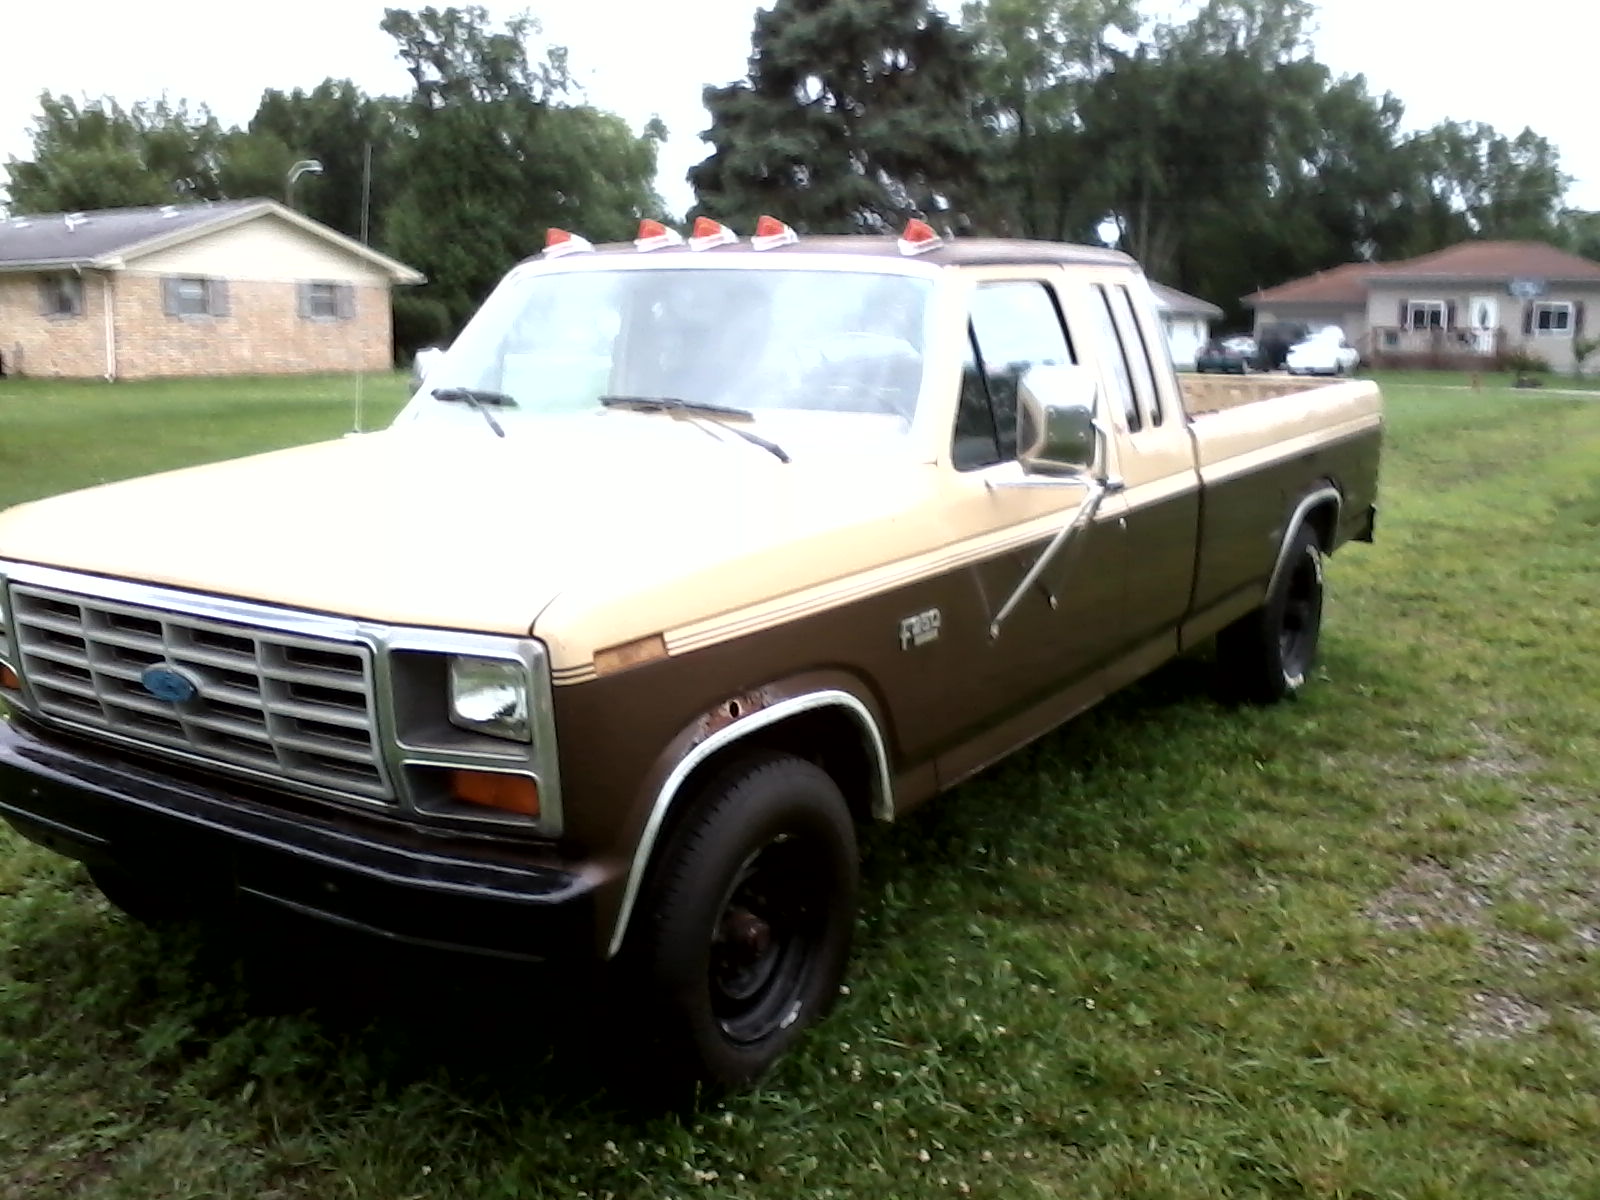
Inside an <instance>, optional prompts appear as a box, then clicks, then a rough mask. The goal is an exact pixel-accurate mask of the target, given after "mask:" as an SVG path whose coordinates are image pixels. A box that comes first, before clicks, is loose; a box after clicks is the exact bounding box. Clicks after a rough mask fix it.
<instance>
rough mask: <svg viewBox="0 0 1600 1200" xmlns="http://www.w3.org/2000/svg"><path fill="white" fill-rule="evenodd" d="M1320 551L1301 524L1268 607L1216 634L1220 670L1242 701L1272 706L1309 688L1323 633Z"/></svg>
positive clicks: (1310, 531)
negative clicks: (1308, 677) (1307, 686)
mask: <svg viewBox="0 0 1600 1200" xmlns="http://www.w3.org/2000/svg"><path fill="white" fill-rule="evenodd" d="M1322 600H1323V582H1322V547H1321V546H1320V544H1319V543H1318V541H1317V536H1316V533H1315V531H1314V530H1312V529H1311V528H1310V526H1308V525H1301V526H1300V528H1299V529H1298V530H1296V531H1295V535H1294V539H1293V540H1292V541H1291V542H1290V544H1289V553H1288V556H1287V557H1286V558H1285V559H1284V565H1283V573H1282V575H1280V576H1279V578H1278V581H1277V584H1276V585H1275V586H1274V587H1273V589H1272V593H1271V594H1270V595H1269V596H1268V597H1267V600H1266V603H1265V604H1263V605H1262V606H1261V607H1260V608H1258V609H1256V610H1255V611H1253V612H1250V613H1246V614H1245V615H1244V616H1243V617H1240V618H1239V619H1238V620H1237V621H1235V622H1234V623H1233V624H1232V625H1229V626H1228V627H1227V628H1226V629H1224V630H1223V631H1222V632H1221V633H1219V634H1218V635H1217V667H1218V670H1219V671H1220V672H1221V675H1222V680H1223V683H1224V685H1225V686H1226V687H1227V689H1228V691H1229V692H1231V693H1232V694H1233V695H1235V696H1237V697H1238V698H1239V699H1241V700H1247V701H1250V702H1251V703H1255V704H1272V703H1276V702H1277V701H1279V700H1285V699H1288V698H1289V697H1290V696H1293V695H1295V694H1296V693H1298V692H1299V691H1300V689H1301V688H1302V687H1304V686H1305V682H1306V678H1307V676H1308V675H1310V673H1311V668H1312V665H1313V664H1314V663H1315V662H1316V656H1317V643H1318V640H1319V639H1320V637H1321V633H1322Z"/></svg>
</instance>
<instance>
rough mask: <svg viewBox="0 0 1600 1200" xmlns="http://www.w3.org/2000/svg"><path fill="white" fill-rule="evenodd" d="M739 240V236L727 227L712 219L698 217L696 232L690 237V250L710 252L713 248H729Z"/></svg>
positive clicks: (696, 219)
mask: <svg viewBox="0 0 1600 1200" xmlns="http://www.w3.org/2000/svg"><path fill="white" fill-rule="evenodd" d="M738 240H739V235H738V234H736V233H735V232H734V231H733V230H731V229H729V228H728V227H727V226H726V225H723V224H721V223H720V222H717V221H713V220H712V219H711V218H710V217H696V218H695V219H694V230H693V232H692V233H691V234H690V235H689V249H691V250H709V249H711V247H713V246H728V245H732V244H733V243H734V242H737V241H738Z"/></svg>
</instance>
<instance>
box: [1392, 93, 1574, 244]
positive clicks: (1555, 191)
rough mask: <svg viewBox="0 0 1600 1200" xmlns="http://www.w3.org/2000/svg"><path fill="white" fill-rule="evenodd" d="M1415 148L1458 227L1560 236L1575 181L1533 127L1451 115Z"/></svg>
mask: <svg viewBox="0 0 1600 1200" xmlns="http://www.w3.org/2000/svg"><path fill="white" fill-rule="evenodd" d="M1409 148H1410V150H1411V152H1412V153H1413V154H1414V155H1415V156H1416V159H1417V162H1418V164H1419V167H1420V170H1421V173H1422V179H1423V186H1424V188H1425V190H1426V193H1427V197H1428V199H1429V201H1430V202H1431V203H1432V204H1433V205H1434V206H1435V207H1437V208H1439V209H1441V210H1443V211H1446V212H1449V213H1454V214H1458V216H1459V221H1458V222H1457V227H1458V228H1464V229H1465V230H1466V231H1467V233H1469V234H1470V235H1472V236H1477V237H1485V238H1512V239H1515V238H1530V239H1538V240H1549V239H1553V238H1556V237H1558V236H1559V230H1558V224H1559V220H1560V215H1561V198H1562V196H1563V194H1564V193H1565V192H1566V189H1567V184H1568V183H1570V182H1571V181H1570V179H1569V178H1568V176H1566V175H1565V174H1564V173H1563V172H1562V170H1561V156H1560V154H1559V153H1558V152H1557V151H1556V148H1555V147H1554V146H1552V145H1551V144H1550V143H1549V142H1548V141H1546V140H1545V139H1544V138H1542V137H1540V136H1539V135H1538V134H1536V133H1534V132H1533V130H1531V129H1524V130H1523V131H1522V132H1521V133H1519V134H1517V136H1516V137H1514V138H1508V137H1506V136H1505V135H1503V134H1501V133H1498V132H1497V131H1496V130H1495V128H1494V127H1493V126H1492V125H1484V124H1481V123H1478V122H1467V123H1462V122H1457V121H1445V122H1442V123H1441V124H1439V125H1436V126H1435V127H1434V128H1432V129H1430V130H1428V131H1426V132H1425V133H1422V134H1419V135H1417V136H1416V137H1415V138H1414V139H1413V140H1412V142H1411V145H1410V147H1409ZM1429 248H1430V249H1431V248H1433V247H1429Z"/></svg>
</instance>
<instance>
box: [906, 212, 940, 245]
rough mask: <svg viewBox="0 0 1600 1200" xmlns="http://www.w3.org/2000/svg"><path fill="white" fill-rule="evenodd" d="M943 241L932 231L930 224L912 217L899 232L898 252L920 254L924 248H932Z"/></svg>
mask: <svg viewBox="0 0 1600 1200" xmlns="http://www.w3.org/2000/svg"><path fill="white" fill-rule="evenodd" d="M943 241H944V239H943V238H941V237H940V236H939V235H938V234H937V233H935V232H934V231H933V226H932V225H929V224H928V223H927V222H926V221H919V220H917V219H916V218H915V217H913V218H912V219H911V220H909V221H907V222H906V227H905V230H904V231H903V232H902V233H901V234H900V253H901V254H921V253H923V251H925V250H932V249H933V248H934V247H935V246H938V245H940V244H941V243H942V242H943Z"/></svg>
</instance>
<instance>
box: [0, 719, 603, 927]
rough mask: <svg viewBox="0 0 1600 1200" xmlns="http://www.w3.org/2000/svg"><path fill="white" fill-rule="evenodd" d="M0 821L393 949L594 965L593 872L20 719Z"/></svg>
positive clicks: (58, 846)
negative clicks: (269, 794)
mask: <svg viewBox="0 0 1600 1200" xmlns="http://www.w3.org/2000/svg"><path fill="white" fill-rule="evenodd" d="M0 817H4V818H5V819H6V820H7V821H8V822H9V823H10V824H11V825H12V826H14V827H15V828H16V829H17V831H18V832H19V833H21V834H22V835H23V836H24V837H27V838H29V839H30V840H32V841H35V842H38V843H39V844H40V845H42V846H45V847H47V848H49V849H51V850H54V851H56V852H58V853H60V854H64V855H67V856H68V857H71V858H76V859H79V860H81V861H84V862H87V863H90V864H96V863H98V864H105V865H110V866H116V867H118V868H120V869H122V870H123V871H125V872H127V873H129V874H132V875H134V876H136V877H142V878H147V879H152V880H157V881H159V880H168V881H182V883H183V885H184V886H185V888H186V890H191V891H197V892H201V893H205V892H215V893H217V894H220V895H226V894H230V893H231V894H233V895H236V896H238V897H241V898H244V899H247V900H254V901H267V902H270V903H272V904H275V905H278V906H281V907H284V908H288V909H291V910H294V911H296V912H299V913H301V914H304V915H308V916H311V917H315V918H318V919H321V920H324V921H328V922H331V923H333V924H336V925H340V926H343V927H345V928H351V929H357V930H361V931H363V932H366V933H370V934H376V935H379V936H382V937H386V938H391V939H395V940H398V941H404V942H409V943H413V944H416V945H423V946H433V947H438V948H442V949H447V950H456V951H467V952H472V953H478V954H487V955H493V956H496V957H504V958H515V959H549V958H562V959H566V958H572V959H585V958H593V957H594V956H595V954H596V944H597V943H596V936H597V935H596V932H595V915H594V912H595V892H596V891H597V889H598V888H599V887H600V886H601V885H602V878H601V875H600V873H599V872H593V871H585V870H583V869H581V867H575V866H574V865H573V864H571V863H565V862H563V861H561V860H559V859H557V858H556V857H555V856H554V855H553V854H552V853H550V852H549V850H548V849H547V848H543V847H539V846H533V845H521V844H515V843H510V842H508V841H506V840H495V839H487V838H463V837H459V836H455V835H437V834H433V833H430V832H428V831H425V830H420V829H417V828H414V827H411V826H406V825H402V824H399V823H395V822H389V821H383V820H377V819H366V818H363V817H362V816H361V815H360V814H356V813H351V814H339V815H331V814H328V813H326V812H308V811H306V810H305V809H304V808H299V809H291V808H284V807H279V806H278V805H276V804H272V803H268V802H267V801H265V800H258V799H255V798H253V797H252V796H251V795H249V794H248V793H246V792H244V791H242V790H235V789H233V788H231V787H228V786H227V785H222V784H219V783H216V782H212V781H208V780H203V779H190V778H184V777H177V776H174V775H172V774H168V773H166V772H160V773H158V772H157V771H156V770H153V769H147V768H146V767H144V766H143V765H141V764H140V763H139V762H138V761H137V760H134V759H131V758H122V757H119V756H118V755H116V754H115V753H114V752H112V751H110V750H105V749H103V748H101V747H99V746H96V745H93V744H90V743H88V742H84V741H79V740H77V739H69V738H65V737H58V736H57V735H55V734H53V733H46V732H44V731H42V730H39V729H38V728H37V727H36V726H35V725H34V724H33V723H32V722H30V721H28V720H27V719H26V718H21V717H12V718H10V720H9V721H7V720H0Z"/></svg>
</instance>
